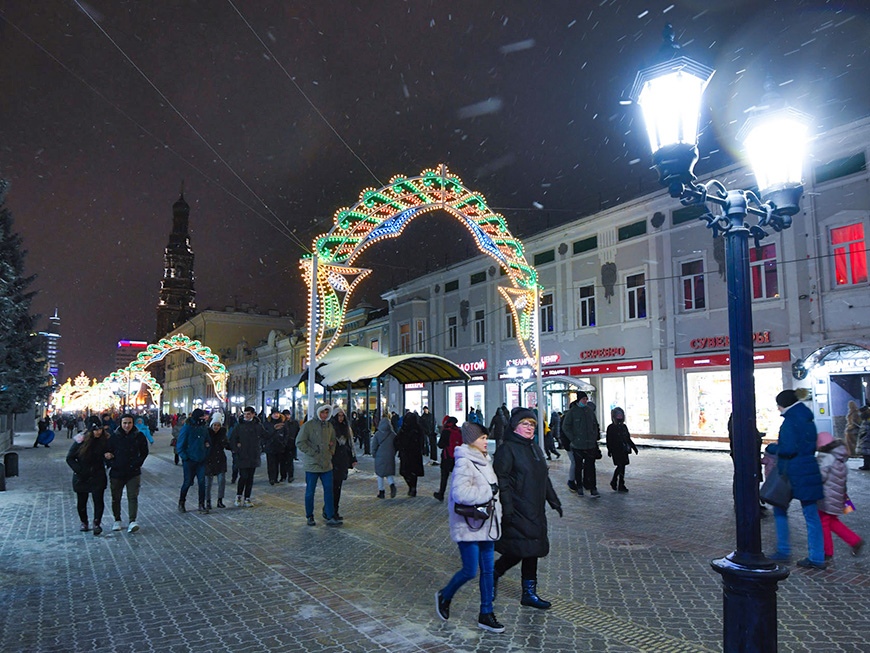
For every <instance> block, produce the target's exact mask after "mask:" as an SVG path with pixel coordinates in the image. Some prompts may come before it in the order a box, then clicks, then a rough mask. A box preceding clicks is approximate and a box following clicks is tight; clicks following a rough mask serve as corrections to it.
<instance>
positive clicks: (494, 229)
mask: <svg viewBox="0 0 870 653" xmlns="http://www.w3.org/2000/svg"><path fill="white" fill-rule="evenodd" d="M435 210H441V211H446V212H447V213H448V214H449V215H451V216H453V217H454V218H456V219H457V220H459V221H460V222H461V223H462V225H463V226H464V227H465V228H466V229H468V231H469V232H470V233H471V235H472V236H473V237H474V242H475V244H476V245H477V248H478V250H480V252H481V253H483V254H486V255H487V256H489V257H491V258H493V259H494V260H495V261H497V262H498V264H499V265H500V266H501V268H502V270H504V272H505V276H506V278H507V280H508V282H509V283H510V285H509V286H502V287H499V289H498V290H499V293H500V294H501V296H502V297H503V298H504V300H505V301H506V302H507V304H508V306H509V307H510V310H511V313H512V315H513V320H514V324H515V326H516V334H517V341H518V343H519V346H520V349H521V350H522V353H523V355H524V356H525V357H528V358H531V357H532V356H533V355H534V334H535V331H536V322H535V321H536V320H537V319H538V317H537V314H536V310H535V303H536V302H535V292H538V291H539V290H540V289H539V288H538V274H537V272H536V270H535V268H534V267H532V266H531V265H529V263H528V262H527V261H526V258H525V253H524V248H523V244H522V243H521V242H520V241H519V240H518V239H516V238H514V237H513V236H512V235H511V233H510V232H509V231H508V228H507V223H506V222H505V219H504V217H503V216H501V215H500V214H498V213H494V212H493V211H491V210H490V209H489V207H488V206H487V204H486V199H485V198H484V196H483V195H482V194H481V193H477V192H474V191H471V190H469V189H468V188H466V187H465V186H464V185H463V183H462V180H461V179H460V178H459V177H457V176H456V175H453V174H451V173H450V172H449V171H448V170H447V167H446V166H445V165H443V164H442V165H440V166H438V168H437V169H427V170H424V171H423V172H422V173H421V174H420V175H419V176H418V177H404V176H402V175H397V176H395V177H393V178H392V179H391V180H390V183H389V184H387V185H386V186H384V187H383V188H379V189H374V188H367V189H365V190H363V191H362V192H361V193H360V196H359V201H358V202H357V203H356V204H354V205H353V206H352V207H350V208H341V209H338V211H336V212H335V216H334V218H333V222H334V225H333V227H332V229H330V230H329V231H328V232H326V233H325V234H322V235H320V236H318V237H317V238H315V239H314V242H313V244H312V251H313V252H314V253H315V254H316V255H317V278H316V279H312V276H313V275H312V272H311V270H312V258H311V257H306V258H303V259H302V261H301V262H300V268H301V271H302V276H303V278H304V279H305V283H306V284H307V286H308V291H309V293H308V294H309V306H308V317H309V325H310V324H316V325H317V329H316V333H314V334H313V337H314V338H315V341H314V347H315V352H316V358H317V359H320V358H321V357H322V356H323V355H324V354H326V353H327V352H328V351H329V350H330V349H331V348H332V347H333V346H334V345H335V343H336V342H337V341H338V339H339V337H340V335H341V329H342V326H343V323H344V317H345V313H346V311H347V307H348V305H349V302H350V297H351V294H352V293H353V291H354V289H355V288H356V286H357V285H358V284H359V282H360V281H362V280H363V279H364V278H365V277H366V276H367V275H368V274H370V273H371V270H369V269H365V268H358V267H353V263H354V261H355V260H356V259H357V258H358V257H359V256H360V255H361V254H362V253H363V252H364V251H365V250H366V249H367V248H368V247H369V246H371V245H373V244H374V243H377V242H378V241H380V240H383V239H385V238H397V237H399V236H400V235H401V234H402V231H403V230H404V229H405V227H406V226H408V224H409V223H410V222H411V221H412V220H413V219H414V218H416V217H418V216H421V215H423V214H425V213H428V212H430V211H435ZM312 284H316V286H315V288H316V294H317V302H318V306H319V311H318V315H317V318H318V319H317V320H316V321H315V320H312V317H313V310H314V306H312V305H311V299H310V298H311V296H312V292H311V291H312Z"/></svg>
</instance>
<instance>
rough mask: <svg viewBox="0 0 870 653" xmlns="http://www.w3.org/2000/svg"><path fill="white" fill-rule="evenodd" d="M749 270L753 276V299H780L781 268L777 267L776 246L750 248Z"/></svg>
mask: <svg viewBox="0 0 870 653" xmlns="http://www.w3.org/2000/svg"><path fill="white" fill-rule="evenodd" d="M749 269H750V272H751V274H752V299H773V298H776V297H779V268H778V267H777V265H776V245H775V244H772V243H771V244H770V245H762V246H761V247H750V248H749Z"/></svg>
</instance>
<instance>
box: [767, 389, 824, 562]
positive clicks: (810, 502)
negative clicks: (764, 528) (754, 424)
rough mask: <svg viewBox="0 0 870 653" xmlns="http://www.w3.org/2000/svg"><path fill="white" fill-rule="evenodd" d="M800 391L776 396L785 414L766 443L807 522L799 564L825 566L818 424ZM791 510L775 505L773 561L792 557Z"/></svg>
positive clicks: (785, 392) (780, 409)
mask: <svg viewBox="0 0 870 653" xmlns="http://www.w3.org/2000/svg"><path fill="white" fill-rule="evenodd" d="M801 401H802V400H801V399H799V397H798V394H797V392H795V391H794V390H783V391H782V392H780V393H779V394H778V395H776V407H777V408H778V409H779V412H780V413H781V414H782V418H783V420H782V426H780V428H779V439H778V440H777V442H775V443H774V444H769V445H767V449H768V450H769V451H770V453H771V454H773V455H775V456H776V466H777V471H778V472H779V474H780V475H781V476H787V477H788V478H789V480H790V481H791V487H792V493H793V495H794V498H795V499H797V500H798V501H800V503H801V510H802V512H803V515H804V521H805V522H806V525H807V550H808V551H807V557H806V558H803V559H801V560H799V561H798V563H797V564H798V566H799V567H809V568H813V569H825V568H826V567H827V566H828V564H827V563H826V562H825V551H824V537H823V535H822V520H821V518H820V517H819V511H818V508H817V507H816V503H817V502H818V501H819V500H820V499H822V498H824V491H823V489H822V475H821V472H819V463H818V462H817V461H816V457H815V452H816V439H817V433H816V425H815V423H814V422H813V413H812V411H811V410H810V409H809V408H807V407H806V406H805V405H804V404H803V403H801ZM787 511H788V509H787V508H780V507H778V506H774V507H773V516H774V519H775V521H776V553H774V554H773V555H770V556H768V557H769V558H770V559H771V560H776V561H779V562H788V561H790V560H791V541H790V538H789V527H788V512H787Z"/></svg>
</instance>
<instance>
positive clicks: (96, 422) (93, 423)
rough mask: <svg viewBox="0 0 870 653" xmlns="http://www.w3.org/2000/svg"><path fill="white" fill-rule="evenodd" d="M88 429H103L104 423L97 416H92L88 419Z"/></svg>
mask: <svg viewBox="0 0 870 653" xmlns="http://www.w3.org/2000/svg"><path fill="white" fill-rule="evenodd" d="M87 428H88V430H89V431H94V430H96V429H101V428H103V422H102V420H100V418H99V417H97V416H96V415H91V416H90V417H88V423H87Z"/></svg>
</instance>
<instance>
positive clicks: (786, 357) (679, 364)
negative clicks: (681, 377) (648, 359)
mask: <svg viewBox="0 0 870 653" xmlns="http://www.w3.org/2000/svg"><path fill="white" fill-rule="evenodd" d="M790 360H791V351H790V350H788V349H767V350H763V351H756V352H755V353H754V354H753V355H752V362H753V363H754V364H755V365H761V364H764V363H785V362H787V361H790ZM730 363H731V356H730V355H729V354H710V355H707V356H683V357H682V358H675V359H674V367H676V368H677V369H680V368H686V367H728V365H729V364H730Z"/></svg>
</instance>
